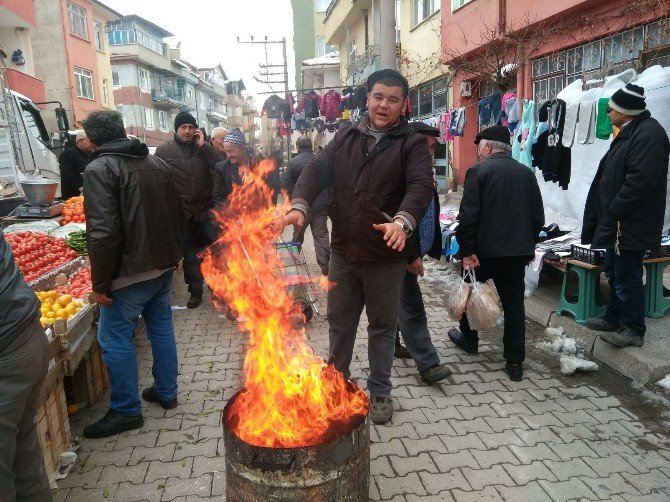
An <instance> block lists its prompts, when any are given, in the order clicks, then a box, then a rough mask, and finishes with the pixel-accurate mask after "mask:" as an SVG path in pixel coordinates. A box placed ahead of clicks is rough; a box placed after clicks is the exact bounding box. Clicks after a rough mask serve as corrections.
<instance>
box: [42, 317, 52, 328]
mask: <svg viewBox="0 0 670 502" xmlns="http://www.w3.org/2000/svg"><path fill="white" fill-rule="evenodd" d="M40 322H41V323H42V326H45V325H47V324H49V323H50V322H51V321H49V318H48V317H40Z"/></svg>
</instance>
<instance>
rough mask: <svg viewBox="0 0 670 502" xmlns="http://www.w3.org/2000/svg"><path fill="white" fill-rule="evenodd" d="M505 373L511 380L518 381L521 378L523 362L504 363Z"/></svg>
mask: <svg viewBox="0 0 670 502" xmlns="http://www.w3.org/2000/svg"><path fill="white" fill-rule="evenodd" d="M505 373H507V376H508V377H509V379H510V380H512V382H520V381H521V380H522V379H523V364H521V363H510V362H507V363H505Z"/></svg>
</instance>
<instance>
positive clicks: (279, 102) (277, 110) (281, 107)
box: [262, 94, 291, 119]
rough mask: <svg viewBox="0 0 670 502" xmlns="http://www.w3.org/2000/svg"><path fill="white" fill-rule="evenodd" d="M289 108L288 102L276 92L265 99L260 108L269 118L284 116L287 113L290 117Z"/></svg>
mask: <svg viewBox="0 0 670 502" xmlns="http://www.w3.org/2000/svg"><path fill="white" fill-rule="evenodd" d="M289 110H290V109H289V106H288V103H286V101H284V100H283V99H282V98H280V97H279V96H277V95H276V94H273V95H272V96H270V97H269V98H268V99H266V100H265V103H263V108H262V112H266V113H267V114H268V118H270V119H280V118H284V117H285V116H286V115H287V114H288V116H289V118H290V116H291V112H290V111H289Z"/></svg>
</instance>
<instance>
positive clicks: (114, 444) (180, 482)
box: [55, 233, 670, 502]
mask: <svg viewBox="0 0 670 502" xmlns="http://www.w3.org/2000/svg"><path fill="white" fill-rule="evenodd" d="M306 241H307V243H308V244H310V245H311V242H312V241H311V236H310V235H309V233H308V235H307V237H306ZM306 247H308V246H306ZM308 257H309V259H310V260H311V262H312V263H313V262H314V257H313V254H312V252H311V251H309V255H308ZM313 265H314V270H317V268H316V265H315V263H313ZM430 272H431V277H427V278H425V279H424V280H422V289H423V291H424V297H425V303H426V310H427V313H428V316H429V327H430V329H431V331H432V333H433V340H434V342H435V346H436V348H437V350H438V351H439V353H440V355H441V358H442V360H443V361H444V362H447V363H448V364H449V365H450V367H451V368H452V370H453V375H452V376H451V377H450V378H449V379H448V381H446V382H445V383H443V384H439V385H435V386H425V385H423V384H422V383H421V381H420V379H419V378H418V374H417V371H416V368H415V367H414V364H413V363H412V362H411V361H401V360H396V361H395V365H394V369H393V377H392V378H393V384H394V391H393V396H394V400H395V407H396V411H395V414H394V416H393V420H392V423H391V424H387V425H382V426H376V425H371V427H370V436H371V440H372V445H371V477H370V500H374V501H378V500H385V501H392V502H410V501H411V502H416V501H421V502H433V501H459V502H461V501H496V500H508V501H513V502H519V501H530V502H542V501H555V502H558V501H566V500H592V501H595V500H611V501H636V502H637V501H640V500H644V501H651V500H654V501H667V500H670V435H669V432H668V426H667V424H666V425H663V423H662V421H663V420H665V421H667V420H669V419H668V417H667V416H665V417H663V415H662V413H664V412H665V413H667V411H668V410H667V409H664V408H661V407H659V406H656V405H654V404H650V403H648V402H646V401H644V400H643V399H642V398H641V397H640V394H639V392H638V391H636V390H634V389H633V388H631V387H630V385H629V382H628V381H627V380H626V379H624V378H623V377H621V376H619V375H618V374H616V373H615V372H613V371H611V370H609V369H608V368H606V367H603V368H601V370H599V371H598V372H596V373H593V374H590V375H585V376H581V377H570V378H566V377H563V376H561V375H560V373H559V371H558V368H557V366H558V362H557V360H554V359H552V358H549V357H547V356H546V355H545V354H541V353H538V352H536V351H534V350H533V349H532V346H533V343H532V338H533V337H535V336H540V335H541V334H542V333H543V331H544V328H543V327H542V326H538V325H536V324H534V323H530V324H529V335H528V337H529V341H528V343H527V346H528V347H529V351H528V358H527V362H526V373H525V378H524V380H523V381H522V382H511V381H509V379H508V378H507V376H506V375H505V373H504V372H503V371H502V368H503V366H504V362H503V361H502V355H501V354H502V350H501V346H500V342H501V339H502V337H501V333H500V331H499V330H498V331H496V332H493V333H489V334H485V335H483V337H482V344H481V345H480V353H479V354H478V355H467V354H465V353H463V352H461V351H460V350H458V349H456V348H454V346H453V345H452V344H451V343H450V342H449V341H448V340H447V339H446V336H445V333H446V331H447V329H448V328H449V327H453V326H455V323H454V322H453V321H451V320H449V319H448V317H447V316H446V313H445V311H444V308H443V300H442V295H443V292H442V289H441V283H440V281H439V276H440V274H439V266H438V267H435V266H434V267H432V268H431V271H430ZM186 299H187V293H186V290H185V287H184V285H183V281H182V277H181V276H177V277H176V278H175V283H174V295H173V304H174V305H185V303H186ZM319 308H320V310H321V315H318V316H315V317H314V319H313V320H312V321H311V322H310V323H309V324H308V334H309V337H310V345H311V346H312V347H313V349H314V351H315V352H316V353H317V354H319V355H323V356H326V355H327V344H328V341H327V340H328V329H327V323H326V320H325V316H324V313H325V300H322V301H321V302H320V304H319ZM174 314H175V325H176V330H177V339H178V348H179V358H180V361H179V369H180V375H179V385H180V389H179V403H180V404H179V406H178V407H177V408H176V409H174V410H169V411H165V410H163V409H162V408H160V407H159V406H157V405H155V404H152V405H149V404H146V403H144V416H145V419H146V420H145V424H144V426H143V427H142V429H141V430H139V431H132V432H128V433H124V434H121V435H119V436H115V437H111V438H108V439H100V440H88V439H82V445H81V450H80V457H81V464H80V465H79V466H78V468H76V469H75V471H74V472H72V473H71V474H70V475H69V476H68V477H67V478H66V479H64V480H62V481H59V483H58V485H59V489H58V490H57V491H56V492H55V500H56V501H67V502H74V501H115V502H131V501H135V500H148V501H179V502H186V501H189V502H190V501H196V500H225V472H224V471H225V466H224V457H223V440H222V439H221V438H222V429H221V426H220V424H219V420H220V411H221V410H222V409H223V406H224V405H225V403H226V401H227V400H228V399H229V398H230V397H231V396H232V395H233V394H234V393H235V392H236V391H237V390H238V388H239V387H240V385H241V381H240V374H241V367H242V361H243V353H244V345H245V340H246V337H245V335H244V334H241V333H239V332H238V330H237V326H236V324H235V323H233V322H231V321H228V320H226V319H225V318H222V317H221V316H220V314H219V313H218V312H215V311H214V310H213V309H212V307H211V303H210V302H209V298H206V299H205V302H204V303H203V305H202V306H201V307H200V308H198V309H194V310H178V311H175V313H174ZM365 326H366V322H365V319H363V320H362V322H361V326H360V328H359V335H360V336H359V339H358V341H357V345H356V348H355V354H354V360H353V363H352V376H353V377H355V378H357V379H358V382H359V383H360V384H361V385H363V386H364V385H365V381H366V378H367V369H366V367H367V341H366V330H365ZM137 349H138V358H139V360H140V369H141V372H140V376H141V382H140V385H141V387H144V386H147V385H150V384H151V353H150V348H149V346H148V343H147V341H146V339H145V338H144V337H142V338H139V339H138V340H137ZM107 402H108V400H107V397H104V398H103V399H102V400H101V401H100V402H99V403H97V404H96V405H95V406H94V407H93V408H91V409H89V410H82V411H81V412H80V413H79V414H77V415H75V416H74V417H72V418H73V421H72V429H73V434H75V435H76V434H80V433H81V430H82V428H83V426H84V425H85V424H87V423H90V422H91V421H94V420H96V419H98V418H99V417H101V416H102V415H103V414H104V413H105V411H106V406H107ZM232 502H237V501H232Z"/></svg>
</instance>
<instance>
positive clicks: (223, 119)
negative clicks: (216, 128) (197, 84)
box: [207, 108, 228, 124]
mask: <svg viewBox="0 0 670 502" xmlns="http://www.w3.org/2000/svg"><path fill="white" fill-rule="evenodd" d="M207 117H208V118H209V119H211V120H213V121H215V122H219V123H223V124H226V123H227V122H228V115H226V114H225V113H224V112H223V111H221V109H219V108H210V109H209V110H207Z"/></svg>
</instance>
